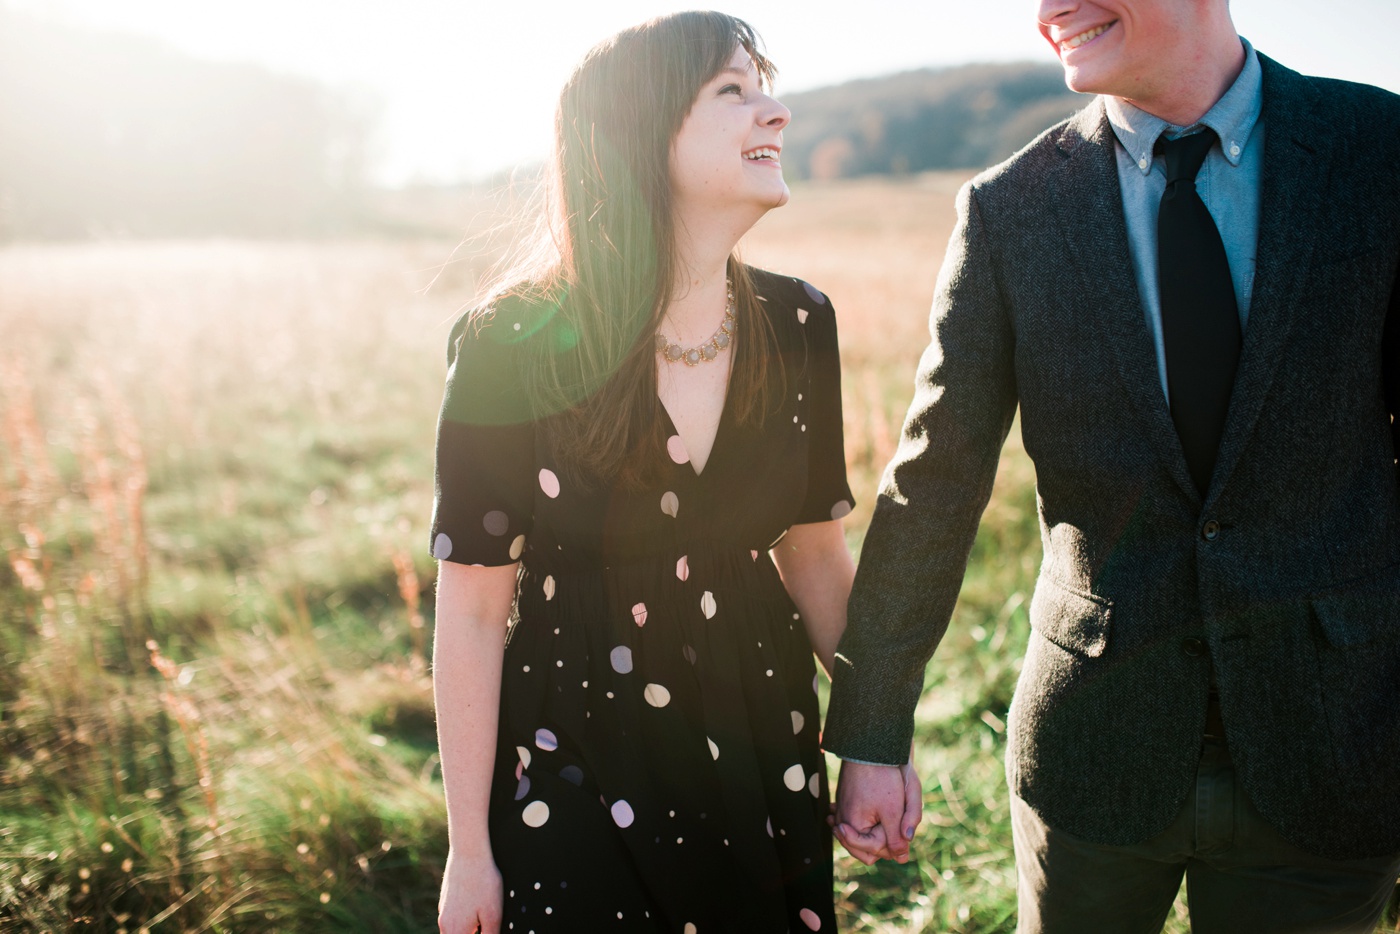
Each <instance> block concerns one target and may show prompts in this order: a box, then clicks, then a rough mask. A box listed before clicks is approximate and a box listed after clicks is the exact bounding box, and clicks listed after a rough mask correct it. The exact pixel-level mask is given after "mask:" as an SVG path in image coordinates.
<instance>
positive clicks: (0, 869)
mask: <svg viewBox="0 0 1400 934" xmlns="http://www.w3.org/2000/svg"><path fill="white" fill-rule="evenodd" d="M680 8H683V7H682V6H681V5H678V4H675V5H673V4H667V3H642V2H632V0H618V2H595V3H591V4H563V3H560V4H548V3H538V2H519V3H499V4H491V5H487V4H484V3H482V2H478V0H467V2H461V0H458V2H454V3H446V2H441V0H397V2H395V3H393V4H390V3H387V2H358V3H349V4H347V3H343V2H342V3H332V2H329V0H242V2H240V3H238V4H211V3H201V2H189V0H185V2H180V3H176V2H173V0H0V555H3V560H0V932H11V931H14V932H40V931H53V932H57V931H70V930H71V931H94V932H98V931H100V932H112V934H136V932H155V934H163V932H186V931H190V932H194V931H200V932H203V931H211V932H264V931H265V932H324V931H327V930H335V931H346V932H400V931H402V932H416V931H433V930H436V923H435V906H436V900H437V886H438V882H439V880H440V877H441V871H442V865H443V860H444V858H445V855H446V826H445V814H444V812H443V803H442V794H441V780H440V774H439V772H438V761H437V753H436V740H435V735H434V712H433V706H432V694H431V678H430V673H429V669H428V664H427V662H428V658H429V653H430V650H431V644H432V625H433V620H432V612H431V605H432V597H433V577H434V573H435V567H434V563H433V561H432V559H431V558H430V556H429V553H428V547H427V546H428V542H427V526H428V519H429V512H430V510H431V504H432V471H433V464H432V449H433V431H434V424H435V419H436V413H437V407H438V404H439V401H440V398H441V392H442V380H443V376H444V370H445V360H444V350H445V342H446V339H447V334H448V330H449V328H450V325H451V323H452V321H453V319H454V318H455V317H456V315H457V314H459V313H460V311H461V310H462V309H463V308H466V307H470V305H471V303H472V301H473V297H474V295H475V293H476V291H477V288H478V283H479V282H480V281H481V279H482V277H483V276H484V275H485V274H486V273H487V271H488V270H489V268H490V265H491V263H492V262H493V260H494V259H495V258H496V257H497V256H498V255H499V251H500V249H501V246H502V244H503V243H505V242H506V241H508V240H509V238H510V237H511V235H512V231H513V229H514V227H515V225H516V224H517V223H518V222H519V220H520V219H521V205H522V204H524V203H525V202H527V201H528V199H529V196H530V193H531V186H532V183H533V180H534V178H535V177H536V175H537V170H538V166H539V164H540V161H541V160H542V159H543V158H544V156H545V154H546V152H547V149H548V145H549V140H548V136H549V129H550V125H551V119H552V115H553V107H554V98H555V95H556V94H557V91H558V88H559V86H560V85H561V84H562V82H563V81H564V79H565V77H566V76H567V75H568V73H569V71H570V70H571V69H572V67H573V65H574V63H575V62H576V61H577V60H578V59H579V58H580V57H581V56H582V55H583V53H584V52H585V51H586V50H587V49H588V48H589V47H590V46H591V45H592V44H594V43H595V42H596V41H598V40H600V39H602V38H604V37H605V36H607V35H608V34H610V33H612V32H614V31H616V30H617V29H620V28H622V27H624V26H627V25H631V24H633V23H635V22H639V21H641V20H643V19H646V18H648V17H650V16H653V15H656V14H658V13H662V12H666V11H669V10H672V9H680ZM1232 9H1233V12H1234V15H1235V18H1236V21H1237V24H1238V26H1239V28H1240V31H1241V33H1242V34H1243V35H1245V36H1246V37H1248V38H1250V39H1251V40H1252V41H1253V42H1254V43H1255V45H1256V46H1257V47H1258V48H1259V49H1260V50H1261V51H1262V52H1265V53H1267V54H1270V55H1272V56H1274V57H1276V58H1277V59H1279V60H1280V61H1282V62H1283V63H1285V64H1287V65H1289V66H1291V67H1294V68H1297V69H1299V70H1302V71H1305V72H1310V73H1314V74H1321V75H1328V76H1335V77H1342V78H1350V79H1353V80H1359V81H1366V82H1370V83H1374V84H1378V85H1381V86H1383V87H1387V88H1390V89H1391V90H1400V59H1397V57H1396V56H1395V55H1394V54H1393V51H1392V48H1391V47H1392V46H1393V44H1394V37H1395V36H1396V35H1397V34H1400V5H1397V4H1395V3H1394V2H1392V0H1335V2H1333V3H1332V4H1330V5H1328V6H1327V7H1326V8H1325V10H1324V9H1323V8H1322V7H1319V6H1317V5H1316V4H1304V3H1302V2H1301V0H1234V3H1233V4H1232ZM727 12H732V13H735V14H738V15H740V16H743V17H744V18H746V19H748V20H749V21H750V22H751V23H752V24H753V25H754V26H755V27H756V28H757V29H758V30H759V32H760V33H761V34H762V35H763V36H764V38H765V39H766V40H767V47H768V51H769V52H770V53H771V55H772V57H773V58H774V60H775V61H776V62H777V63H778V65H779V67H780V69H781V73H780V77H779V83H778V92H779V96H781V97H782V98H783V100H784V101H785V102H786V103H787V104H788V105H789V106H790V108H791V109H792V112H793V123H792V125H791V127H790V128H789V130H788V131H787V133H786V145H785V148H784V154H783V165H784V171H785V173H786V175H787V177H788V179H789V181H790V182H791V184H792V187H793V198H792V201H791V203H790V204H789V205H788V206H786V207H784V208H783V209H782V210H779V211H775V212H773V213H772V214H771V215H770V216H769V217H767V218H765V219H764V220H763V221H762V222H761V223H760V224H759V225H758V227H757V228H755V230H754V231H753V232H752V233H751V234H750V236H749V237H748V238H746V241H745V243H744V246H743V250H744V255H745V257H746V259H747V260H748V261H750V262H752V263H755V264H757V265H761V266H765V267H768V268H771V269H776V270H780V271H782V272H785V273H789V274H792V275H796V276H801V277H803V278H806V279H809V280H811V281H813V282H814V283H816V284H817V285H818V286H820V287H821V288H822V289H823V290H824V291H826V292H827V293H828V294H829V295H830V296H831V298H832V301H833V304H834V306H835V308H836V309H837V314H838V318H839V320H840V322H841V335H842V348H841V356H842V365H843V386H842V391H843V403H844V408H845V426H846V458H847V468H848V471H849V473H850V477H851V484H852V488H853V490H854V492H855V495H856V498H857V500H858V506H857V509H856V511H855V512H854V513H853V514H852V515H851V516H850V517H848V518H847V520H846V529H847V537H848V542H849V544H850V546H851V548H852V550H853V551H856V552H858V551H859V548H860V543H861V540H862V538H863V535H864V530H865V527H866V524H867V523H868V521H869V517H870V510H871V507H872V504H873V502H874V499H875V490H876V485H877V482H878V478H879V474H880V471H881V470H882V469H883V467H884V464H885V463H886V462H887V461H888V459H889V457H890V455H891V454H892V452H893V450H894V446H895V442H896V439H897V436H898V431H899V426H900V423H901V420H902V418H903V413H904V410H905V408H906V407H907V405H908V402H909V398H910V395H911V392H912V374H913V370H914V366H915V362H916V360H917V358H918V355H919V352H920V350H921V348H922V347H923V345H924V343H925V342H926V340H927V329H926V315H927V309H928V302H929V298H930V296H931V294H932V289H933V284H934V279H935V277H936V274H937V270H938V264H939V261H940V259H941V256H942V253H943V250H944V246H945V244H946V241H947V237H948V234H949V231H950V230H951V227H952V224H953V207H952V205H953V195H954V193H955V192H956V190H957V188H958V186H959V185H960V184H961V183H962V182H964V181H965V180H966V179H967V178H968V177H969V176H970V175H971V174H972V173H973V172H975V171H976V170H978V169H980V168H982V167H984V166H986V165H988V164H991V163H994V162H997V161H1000V160H1001V159H1003V158H1005V157H1006V156H1008V155H1010V154H1011V153H1012V152H1014V151H1015V150H1016V149H1017V148H1018V147H1020V146H1021V145H1023V144H1024V143H1025V142H1026V141H1028V140H1029V139H1031V138H1032V137H1033V136H1034V135H1035V134H1037V133H1038V132H1039V131H1041V130H1042V129H1044V128H1045V127H1047V126H1049V125H1051V124H1052V123H1054V122H1056V121H1058V120H1059V119H1061V118H1062V117H1064V116H1066V115H1068V114H1069V113H1070V112H1072V111H1073V110H1074V109H1076V108H1077V107H1079V106H1082V104H1083V103H1084V101H1083V100H1082V99H1081V98H1078V97H1077V96H1075V95H1073V94H1070V93H1069V92H1067V91H1066V90H1065V88H1064V85H1063V81H1062V79H1061V75H1060V71H1059V69H1058V67H1057V66H1056V64H1055V61H1054V57H1053V54H1052V52H1051V50H1050V49H1049V48H1048V47H1047V46H1046V45H1045V43H1044V42H1043V40H1042V39H1041V38H1040V36H1039V34H1038V33H1037V31H1036V29H1035V25H1034V4H1032V3H1030V2H1029V0H1015V2H1010V0H994V2H984V3H976V4H973V3H966V2H964V3H954V2H938V3H927V2H925V3H900V2H892V0H866V2H864V3H861V4H858V5H853V4H849V3H842V4H839V5H838V4H836V3H834V2H828V0H812V2H808V3H805V4H802V5H800V7H798V6H794V5H792V4H786V3H778V2H776V0H742V2H740V3H739V4H737V5H734V6H730V7H728V8H727ZM1039 559H1040V541H1039V532H1038V528H1037V524H1036V498H1035V489H1034V471H1033V466H1032V464H1031V463H1030V461H1029V459H1028V458H1027V456H1026V454H1025V452H1024V450H1023V448H1022V447H1021V445H1020V440H1019V432H1018V431H1013V432H1012V435H1011V438H1010V439H1009V440H1008V442H1007V445H1006V449H1005V451H1004V453H1003V457H1002V460H1001V465H1000V471H999V473H998V476H997V481H996V486H995V489H994V493H993V497H992V501H991V504H990V505H989V507H988V510H987V513H986V515H985V517H984V519H983V522H982V526H981V528H980V530H979V533H978V538H977V542H976V544H975V546H974V551H973V555H972V560H971V562H970V564H969V569H968V574H967V578H966V582H965V586H964V590H963V593H962V596H961V598H960V601H959V604H958V608H957V610H956V613H955V618H954V622H953V626H952V627H951V629H950V632H949V635H948V636H947V638H946V639H945V641H944V644H943V646H942V647H941V649H940V651H939V654H938V656H937V657H936V658H935V660H934V662H933V663H932V664H931V665H930V667H929V672H928V683H927V688H926V691H925V693H924V696H923V699H922V700H921V702H920V705H919V709H918V727H917V729H918V739H919V742H918V745H917V751H916V764H917V766H918V767H919V771H920V774H921V775H922V776H923V778H924V790H925V801H926V809H927V815H928V816H927V820H926V823H925V826H924V829H923V830H922V831H921V832H920V835H919V837H918V838H917V840H916V841H915V848H914V850H915V858H914V859H913V860H911V861H910V863H909V864H907V865H903V866H900V865H894V864H889V865H879V866H875V867H865V866H861V865H860V864H859V863H857V862H855V861H853V860H850V859H845V858H842V859H839V860H838V867H837V879H836V882H835V889H834V895H835V897H836V899H837V905H838V910H839V912H840V918H841V923H842V928H843V930H848V931H879V932H894V931H939V932H944V931H957V932H1010V931H1012V930H1013V929H1014V927H1015V892H1014V878H1015V873H1014V865H1013V862H1012V858H1011V849H1010V839H1011V835H1010V830H1009V823H1008V811H1007V793H1006V787H1005V782H1004V779H1003V776H1002V766H1001V753H1002V751H1003V749H1004V744H1005V716H1006V711H1007V706H1008V705H1009V703H1010V699H1011V694H1012V690H1013V688H1014V685H1015V681H1016V676H1017V673H1018V671H1019V665H1020V656H1021V652H1022V650H1023V648H1024V645H1025V640H1026V637H1027V632H1028V622H1027V616H1026V612H1027V607H1028V605H1029V601H1030V595H1031V591H1032V588H1033V586H1034V582H1035V578H1036V572H1037V567H1038V563H1039ZM822 691H823V697H824V692H825V685H824V684H823V687H822ZM717 897H722V893H717ZM1185 912H1186V902H1185V895H1184V893H1183V896H1182V898H1181V899H1180V900H1179V902H1178V905H1177V907H1176V910H1175V911H1174V913H1173V916H1172V918H1171V920H1170V922H1169V925H1168V930H1169V931H1172V932H1184V931H1185V930H1186V922H1185V917H1186V914H1185ZM1385 929H1386V930H1392V931H1393V930H1396V927H1395V911H1394V905H1393V906H1392V911H1391V913H1390V915H1389V916H1388V920H1387V921H1386V923H1385Z"/></svg>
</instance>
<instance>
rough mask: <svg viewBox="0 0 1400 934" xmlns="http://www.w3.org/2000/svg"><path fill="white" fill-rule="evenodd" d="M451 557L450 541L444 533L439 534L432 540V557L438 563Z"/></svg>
mask: <svg viewBox="0 0 1400 934" xmlns="http://www.w3.org/2000/svg"><path fill="white" fill-rule="evenodd" d="M451 556H452V539H450V538H448V537H447V534H446V533H444V532H439V533H438V537H437V538H435V539H433V557H434V558H437V559H438V560H439V561H446V560H447V559H448V558H449V557H451Z"/></svg>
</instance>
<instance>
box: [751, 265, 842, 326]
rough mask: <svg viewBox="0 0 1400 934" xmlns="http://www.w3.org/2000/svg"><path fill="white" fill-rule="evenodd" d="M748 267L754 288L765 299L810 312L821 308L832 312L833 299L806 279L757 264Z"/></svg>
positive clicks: (825, 312) (829, 312)
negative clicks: (773, 270)
mask: <svg viewBox="0 0 1400 934" xmlns="http://www.w3.org/2000/svg"><path fill="white" fill-rule="evenodd" d="M747 269H748V273H749V278H750V280H752V282H753V284H754V290H755V291H756V292H757V293H758V295H760V296H761V297H762V300H763V301H765V302H767V303H769V304H774V303H776V304H778V305H779V306H781V307H785V308H794V309H796V308H803V309H806V310H807V312H808V313H809V314H810V313H813V312H816V311H818V310H819V309H820V310H821V312H822V313H824V314H831V300H830V299H829V298H827V296H826V293H825V292H823V291H822V290H821V289H818V288H817V287H816V286H814V285H812V283H810V282H808V281H806V280H805V279H799V278H797V277H796V276H786V275H783V274H782V273H777V272H772V271H770V270H767V269H759V268H758V267H757V266H749V267H747Z"/></svg>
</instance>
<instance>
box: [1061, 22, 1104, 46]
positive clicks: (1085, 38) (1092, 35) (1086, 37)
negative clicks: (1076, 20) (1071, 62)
mask: <svg viewBox="0 0 1400 934" xmlns="http://www.w3.org/2000/svg"><path fill="white" fill-rule="evenodd" d="M1117 23H1118V21H1117V20H1114V21H1113V22H1111V23H1104V24H1103V25H1102V26H1095V27H1094V28H1093V29H1089V30H1086V31H1084V32H1081V33H1080V34H1079V35H1077V36H1071V37H1070V38H1068V39H1061V40H1060V51H1061V52H1069V51H1072V50H1074V49H1077V48H1079V47H1080V46H1081V45H1083V44H1084V43H1086V42H1089V41H1091V40H1093V39H1097V38H1098V37H1099V36H1101V35H1103V34H1104V33H1105V32H1107V31H1108V30H1110V29H1112V28H1113V27H1114V26H1115V25H1117Z"/></svg>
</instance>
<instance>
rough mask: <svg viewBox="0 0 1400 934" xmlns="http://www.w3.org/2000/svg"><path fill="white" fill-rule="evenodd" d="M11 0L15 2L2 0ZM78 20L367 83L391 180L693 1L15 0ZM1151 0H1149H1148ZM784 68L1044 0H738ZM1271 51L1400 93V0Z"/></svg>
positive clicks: (1279, 28)
mask: <svg viewBox="0 0 1400 934" xmlns="http://www.w3.org/2000/svg"><path fill="white" fill-rule="evenodd" d="M3 2H7V0H0V3H3ZM8 2H9V4H10V5H11V6H12V7H17V8H19V9H25V10H30V11H35V12H41V13H43V14H44V15H46V16H49V17H52V18H57V19H61V20H64V21H67V22H71V23H74V24H89V25H94V26H101V27H105V28H116V29H120V30H123V31H126V32H131V33H137V34H141V35H147V36H154V37H157V38H160V39H163V40H165V41H167V42H169V43H170V44H172V45H174V46H176V47H177V48H179V49H182V50H184V51H186V52H189V53H192V54H195V55H199V56H202V57H207V58H214V59H220V60H226V61H247V62H258V63H262V64H265V65H268V66H270V67H272V68H275V69H277V70H279V71H285V72H294V73H298V74H304V75H308V76H311V77H314V78H317V79H320V80H323V81H327V82H330V83H333V84H336V85H340V86H345V87H349V88H352V89H354V90H355V91H356V92H357V93H360V94H362V95H365V96H368V97H370V98H371V99H373V100H375V101H377V103H378V106H379V107H380V109H381V112H382V117H383V121H382V128H383V133H382V138H381V140H380V160H379V173H378V174H379V176H380V178H381V179H382V180H384V181H387V182H403V181H407V180H410V179H413V178H419V179H423V180H430V181H453V180H459V179H463V178H470V177H476V176H480V175H483V174H486V173H489V172H492V171H495V170H497V169H500V168H503V167H505V166H508V165H510V164H512V163H515V162H518V161H521V160H526V159H536V158H540V157H541V156H543V155H544V153H545V152H546V151H547V149H548V139H549V131H550V121H551V118H552V115H553V110H554V102H555V99H556V96H557V94H558V91H559V87H560V86H561V85H562V84H563V82H564V79H565V78H566V77H567V76H568V74H569V72H570V71H571V70H572V68H573V65H574V63H575V62H577V61H578V59H579V58H581V57H582V55H583V53H584V52H586V51H587V50H588V48H589V47H590V46H592V45H593V44H594V43H595V42H597V41H598V40H600V39H602V38H605V37H606V36H608V35H609V34H611V33H613V32H615V31H616V30H618V29H621V28H623V27H625V26H629V25H632V24H633V23H637V22H640V21H642V20H644V19H647V18H649V17H651V16H655V15H657V14H660V13H666V12H671V11H673V10H683V9H693V8H695V7H696V6H697V4H696V3H695V2H693V0H692V2H684V0H682V2H679V3H677V2H669V0H665V2H657V0H652V2H642V0H592V2H588V3H578V2H561V0H545V2H541V0H353V2H349V3H347V2H345V0H240V2H238V3H208V2H201V0H193V2H192V0H8ZM1148 2H1151V0H1148ZM719 8H720V9H723V10H725V12H729V13H733V14H735V15H737V16H741V17H743V18H744V19H746V20H748V21H749V22H750V23H751V24H752V25H753V26H754V28H755V29H757V30H758V32H759V33H760V34H761V35H762V36H763V38H764V40H765V41H766V44H767V47H768V51H769V53H770V54H771V56H772V57H773V59H774V61H776V62H777V64H778V66H779V70H780V72H781V74H780V76H779V80H778V92H779V96H781V95H782V93H783V92H785V91H786V92H792V91H800V90H806V89H809V88H813V87H819V86H822V85H827V84H835V83H839V82H842V81H846V80H849V79H851V78H858V77H870V76H875V75H882V74H888V73H890V72H894V71H902V70H906V69H911V68H922V67H926V66H943V65H953V64H961V63H965V62H976V61H1007V60H1018V59H1020V60H1024V59H1030V60H1038V61H1046V62H1050V61H1053V60H1054V56H1053V53H1052V52H1051V50H1050V49H1049V47H1048V46H1046V45H1045V44H1044V42H1043V40H1041V38H1040V36H1039V34H1038V33H1037V32H1036V29H1035V23H1034V15H1035V8H1036V4H1035V2H1033V0H977V2H974V0H922V2H917V0H861V2H859V3H852V2H851V0H840V2H837V0H805V2H802V3H800V4H799V3H794V2H792V0H784V2H779V0H724V3H723V4H722V5H721V6H720V7H719ZM1231 8H1232V10H1233V13H1234V18H1235V24H1236V26H1237V27H1238V28H1239V31H1240V33H1241V34H1242V35H1244V36H1246V37H1247V38H1249V39H1250V41H1252V42H1253V43H1254V45H1255V46H1256V47H1257V48H1258V49H1259V50H1260V51H1262V52H1265V53H1267V54H1269V55H1271V56H1272V57H1274V58H1276V59H1278V60H1279V61H1281V62H1283V63H1284V64H1286V65H1289V66H1290V67H1292V68H1296V69H1298V70H1300V71H1304V72H1307V73H1310V74H1319V75H1326V76H1330V77H1341V78H1349V79H1352V80H1356V81H1365V82H1368V83H1371V84H1377V85H1380V86H1382V87H1386V88H1389V89H1390V90H1393V91H1398V92H1400V56H1397V55H1396V54H1395V50H1394V45H1395V41H1396V38H1397V36H1400V3H1397V2H1396V0H1331V2H1330V3H1327V4H1326V5H1325V8H1324V5H1321V4H1319V3H1317V2H1316V0H1311V2H1309V0H1233V3H1232V4H1231Z"/></svg>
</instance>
